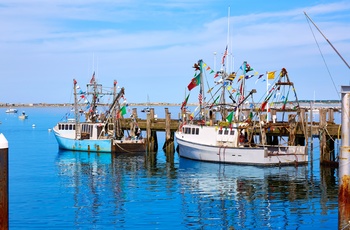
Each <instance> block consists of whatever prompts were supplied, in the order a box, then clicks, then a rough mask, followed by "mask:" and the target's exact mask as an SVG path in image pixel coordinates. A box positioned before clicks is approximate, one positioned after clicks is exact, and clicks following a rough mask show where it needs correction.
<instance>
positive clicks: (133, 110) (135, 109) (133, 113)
mask: <svg viewBox="0 0 350 230" xmlns="http://www.w3.org/2000/svg"><path fill="white" fill-rule="evenodd" d="M132 115H133V117H134V118H135V119H137V118H138V116H137V108H133V109H132Z"/></svg>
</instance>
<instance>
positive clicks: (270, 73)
mask: <svg viewBox="0 0 350 230" xmlns="http://www.w3.org/2000/svg"><path fill="white" fill-rule="evenodd" d="M275 72H276V71H273V72H268V73H267V79H268V80H272V79H275Z"/></svg>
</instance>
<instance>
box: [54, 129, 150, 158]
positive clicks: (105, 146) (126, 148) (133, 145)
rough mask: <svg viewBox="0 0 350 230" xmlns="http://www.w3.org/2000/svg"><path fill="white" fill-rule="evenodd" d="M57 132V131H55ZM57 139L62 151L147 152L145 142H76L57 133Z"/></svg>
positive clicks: (107, 140) (105, 140) (86, 140)
mask: <svg viewBox="0 0 350 230" xmlns="http://www.w3.org/2000/svg"><path fill="white" fill-rule="evenodd" d="M54 131H55V130H54ZM55 137H56V140H57V143H58V146H59V148H60V149H66V150H73V151H85V152H106V153H112V152H114V153H140V152H145V151H146V144H145V142H144V140H143V139H142V140H113V139H96V140H92V139H83V140H76V139H72V138H66V137H62V136H60V135H59V134H58V133H57V132H56V131H55Z"/></svg>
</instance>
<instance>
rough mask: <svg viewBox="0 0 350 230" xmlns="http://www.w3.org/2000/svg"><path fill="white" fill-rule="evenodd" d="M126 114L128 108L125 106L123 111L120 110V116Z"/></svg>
mask: <svg viewBox="0 0 350 230" xmlns="http://www.w3.org/2000/svg"><path fill="white" fill-rule="evenodd" d="M125 114H126V106H125V105H124V106H123V107H122V108H121V109H120V115H121V116H123V115H125Z"/></svg>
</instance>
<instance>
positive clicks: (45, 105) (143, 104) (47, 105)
mask: <svg viewBox="0 0 350 230" xmlns="http://www.w3.org/2000/svg"><path fill="white" fill-rule="evenodd" d="M311 102H313V103H314V104H341V100H315V101H313V100H299V103H300V104H310V103H311ZM275 103H276V104H279V103H282V102H275ZM181 104H182V103H167V102H151V103H128V105H129V106H145V107H152V106H181ZM197 105H198V104H197V103H187V106H197ZM70 106H74V103H0V108H8V107H70ZM106 106H107V104H106Z"/></svg>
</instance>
